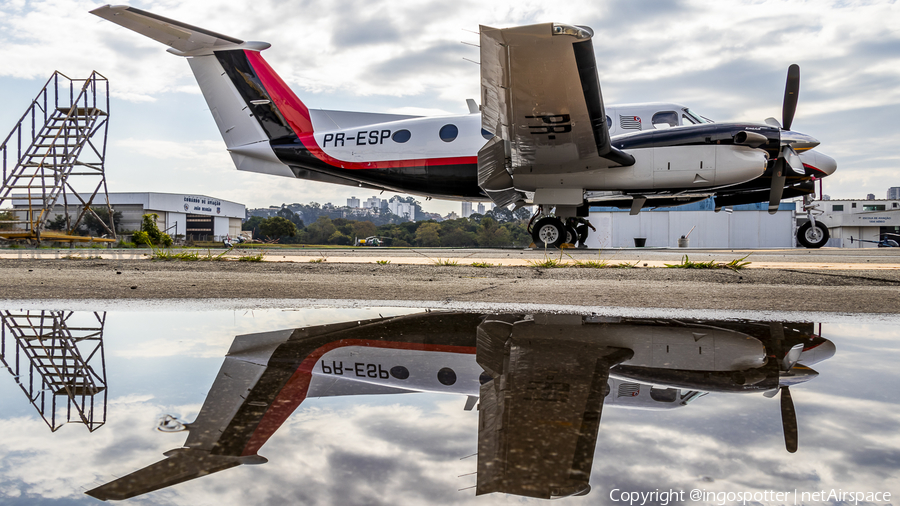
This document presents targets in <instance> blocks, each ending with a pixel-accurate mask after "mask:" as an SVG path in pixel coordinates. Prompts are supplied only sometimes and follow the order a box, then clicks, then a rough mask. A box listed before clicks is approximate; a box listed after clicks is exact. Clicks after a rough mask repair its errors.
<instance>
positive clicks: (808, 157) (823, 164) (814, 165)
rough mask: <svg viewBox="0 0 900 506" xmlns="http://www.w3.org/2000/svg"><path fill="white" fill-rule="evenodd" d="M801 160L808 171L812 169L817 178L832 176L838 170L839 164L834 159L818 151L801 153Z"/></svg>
mask: <svg viewBox="0 0 900 506" xmlns="http://www.w3.org/2000/svg"><path fill="white" fill-rule="evenodd" d="M800 160H801V161H802V162H803V165H804V167H806V168H807V170H808V169H812V170H813V172H814V173H815V175H816V176H817V177H825V176H830V175H832V174H834V171H836V170H837V162H836V161H835V160H834V158H832V157H830V156H828V155H826V154H823V153H819V152H818V151H804V152H803V153H800Z"/></svg>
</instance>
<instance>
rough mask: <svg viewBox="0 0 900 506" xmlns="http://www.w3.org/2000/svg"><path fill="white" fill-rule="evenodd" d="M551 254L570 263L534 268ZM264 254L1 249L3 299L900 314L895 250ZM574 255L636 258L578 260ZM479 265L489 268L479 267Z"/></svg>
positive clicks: (899, 260) (898, 264) (321, 251)
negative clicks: (206, 258) (189, 257)
mask: <svg viewBox="0 0 900 506" xmlns="http://www.w3.org/2000/svg"><path fill="white" fill-rule="evenodd" d="M202 253H203V254H206V250H203V251H202ZM244 253H246V254H253V253H255V252H249V253H248V252H244ZM213 254H216V251H215V250H214V251H213ZM241 254H243V253H235V254H232V255H231V256H232V257H233V258H236V257H237V256H239V255H241ZM684 255H688V258H689V259H690V260H691V261H695V262H704V261H710V260H712V261H715V262H717V263H727V262H730V261H732V260H736V259H739V258H742V257H744V256H746V255H749V256H748V257H747V258H746V260H745V261H749V262H752V263H751V264H750V265H748V266H747V267H746V268H744V269H741V270H737V271H735V270H730V269H727V268H718V269H682V268H666V267H665V264H667V263H670V264H677V263H680V262H681V261H682V260H683V258H684ZM97 257H100V258H97ZM548 259H551V260H556V261H558V262H561V263H563V264H565V265H566V266H567V267H566V268H545V267H538V266H535V265H533V264H534V263H536V262H542V261H546V260H548ZM265 260H266V261H264V262H255V263H254V262H237V261H224V262H202V261H201V262H190V261H151V260H150V259H149V258H148V257H147V256H146V250H143V251H141V250H87V249H84V250H68V249H62V250H2V251H0V299H5V300H6V301H13V300H64V299H65V300H80V299H81V300H83V299H91V300H119V299H128V300H131V301H132V302H137V301H138V300H148V301H150V300H168V299H178V300H191V301H198V300H205V299H317V300H329V299H331V300H351V299H366V300H380V301H392V300H394V301H443V302H459V303H465V302H470V303H479V302H480V303H512V304H514V303H530V304H542V303H545V304H553V305H568V306H591V307H597V306H600V307H629V308H673V309H713V310H752V311H801V312H808V311H812V312H831V313H880V314H898V313H900V250H895V249H890V248H885V249H878V248H865V249H836V248H835V249H820V250H806V249H786V250H708V249H692V248H689V249H645V248H641V249H637V248H635V249H621V250H602V251H597V250H567V251H565V252H563V253H560V252H559V251H557V250H553V251H548V252H544V251H531V250H521V249H492V250H488V249H414V250H411V249H381V248H370V249H367V248H355V249H313V248H310V249H294V250H280V249H278V250H275V249H273V250H270V251H268V252H267V254H266V256H265ZM378 261H382V264H379V263H377V262H378ZM579 261H580V262H587V261H595V262H604V261H605V262H607V264H608V265H622V264H626V265H629V266H632V267H620V268H609V267H607V268H578V267H575V266H574V264H575V263H576V262H579ZM388 262H389V263H388ZM473 262H483V263H488V264H491V266H490V267H474V266H472V265H471V264H472V263H473ZM438 263H444V264H447V263H449V264H454V263H455V265H438Z"/></svg>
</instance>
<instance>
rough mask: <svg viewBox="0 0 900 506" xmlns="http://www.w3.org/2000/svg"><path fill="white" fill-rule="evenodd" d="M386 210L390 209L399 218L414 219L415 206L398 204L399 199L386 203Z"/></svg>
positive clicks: (403, 203)
mask: <svg viewBox="0 0 900 506" xmlns="http://www.w3.org/2000/svg"><path fill="white" fill-rule="evenodd" d="M388 209H390V210H391V212H392V213H394V214H396V215H397V216H400V217H401V218H406V219H409V220H415V219H416V208H415V206H413V205H412V204H410V203H407V202H400V199H392V200H391V201H390V202H389V203H388Z"/></svg>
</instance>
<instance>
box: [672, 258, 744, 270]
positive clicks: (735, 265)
mask: <svg viewBox="0 0 900 506" xmlns="http://www.w3.org/2000/svg"><path fill="white" fill-rule="evenodd" d="M749 256H750V255H746V256H744V257H741V258H736V259H734V260H732V261H730V262H726V263H722V262H716V261H715V260H709V261H707V262H694V261H692V260H691V259H690V258H688V256H687V255H684V256H683V257H682V258H681V263H677V264H666V267H667V268H669V269H731V270H733V271H739V270H741V269H743V268H744V267H747V266H748V265H750V263H751V262H747V261H746V260H747V257H749Z"/></svg>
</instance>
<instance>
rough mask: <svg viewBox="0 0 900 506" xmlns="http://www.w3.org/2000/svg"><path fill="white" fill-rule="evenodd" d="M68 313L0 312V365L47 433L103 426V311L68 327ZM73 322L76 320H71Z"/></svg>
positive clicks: (104, 376)
mask: <svg viewBox="0 0 900 506" xmlns="http://www.w3.org/2000/svg"><path fill="white" fill-rule="evenodd" d="M72 315H73V312H71V311H3V312H0V320H2V329H0V361H2V362H3V366H4V367H5V368H6V369H8V370H9V372H10V374H12V375H13V377H14V378H15V380H16V383H18V384H19V387H21V388H22V391H23V392H25V394H26V395H27V396H28V400H29V401H31V404H32V405H33V406H34V407H35V409H37V411H38V413H39V414H40V415H41V418H43V419H44V421H45V422H47V425H48V426H49V427H50V430H51V431H53V432H56V431H57V430H58V429H59V428H60V427H62V426H63V425H65V424H66V423H82V424H84V425H85V426H87V428H88V430H89V431H91V432H94V431H95V430H97V429H98V428H100V427H101V426H102V425H103V424H105V423H106V358H105V356H104V354H103V327H104V325H105V323H106V313H105V312H94V313H93V318H91V319H90V321H89V323H88V324H77V323H76V324H73V325H70V323H69V320H70V319H71V317H72ZM76 320H79V321H80V320H81V319H80V318H76Z"/></svg>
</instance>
